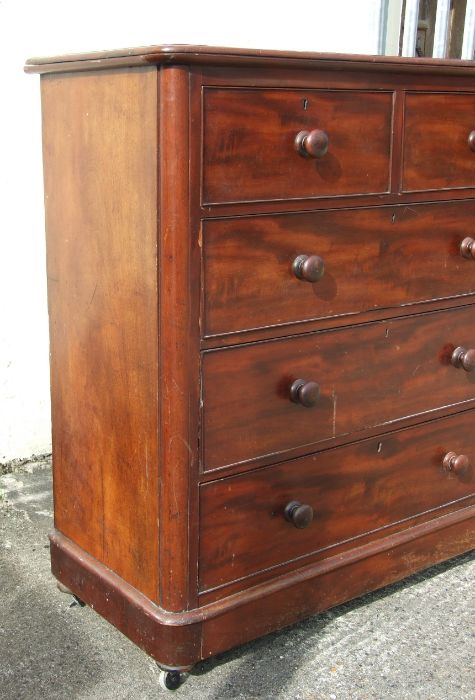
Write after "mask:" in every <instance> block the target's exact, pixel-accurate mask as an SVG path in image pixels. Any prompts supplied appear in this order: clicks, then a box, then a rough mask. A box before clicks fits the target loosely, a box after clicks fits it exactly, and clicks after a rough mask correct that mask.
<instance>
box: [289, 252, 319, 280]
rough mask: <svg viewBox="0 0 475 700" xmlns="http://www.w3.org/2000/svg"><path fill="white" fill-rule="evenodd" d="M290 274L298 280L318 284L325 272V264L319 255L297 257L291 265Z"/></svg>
mask: <svg viewBox="0 0 475 700" xmlns="http://www.w3.org/2000/svg"><path fill="white" fill-rule="evenodd" d="M292 272H293V273H294V275H295V276H296V277H298V279H299V280H304V281H305V282H318V280H319V279H321V277H323V273H324V272H325V263H324V262H323V259H322V258H321V257H320V256H319V255H297V257H296V258H295V260H294V261H293V263H292Z"/></svg>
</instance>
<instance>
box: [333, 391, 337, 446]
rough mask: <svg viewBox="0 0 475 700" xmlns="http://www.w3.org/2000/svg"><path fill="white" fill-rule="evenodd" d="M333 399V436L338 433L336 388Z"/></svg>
mask: <svg viewBox="0 0 475 700" xmlns="http://www.w3.org/2000/svg"><path fill="white" fill-rule="evenodd" d="M332 399H333V437H335V435H336V393H335V389H333V391H332Z"/></svg>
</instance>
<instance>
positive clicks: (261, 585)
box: [27, 46, 475, 670]
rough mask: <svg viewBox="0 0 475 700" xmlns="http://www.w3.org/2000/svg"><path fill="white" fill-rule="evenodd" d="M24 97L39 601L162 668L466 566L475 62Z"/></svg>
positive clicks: (228, 66) (269, 64)
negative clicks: (39, 409) (71, 606)
mask: <svg viewBox="0 0 475 700" xmlns="http://www.w3.org/2000/svg"><path fill="white" fill-rule="evenodd" d="M27 70H28V71H30V72H39V73H42V81H41V85H42V103H43V142H44V167H45V201H46V230H47V244H48V284H49V312H50V332H51V380H52V413H53V465H54V502H55V531H54V532H53V533H52V535H51V556H52V568H53V573H54V574H55V576H56V577H57V578H58V579H59V581H60V582H62V584H63V585H65V586H67V587H68V588H69V589H70V590H71V591H72V592H73V593H75V594H76V595H77V596H79V597H80V598H82V599H83V600H84V601H85V602H86V603H88V604H90V605H91V606H92V607H93V608H94V609H95V610H97V611H98V612H99V613H100V614H101V615H103V616H104V617H105V618H107V619H108V620H110V622H112V623H113V624H114V625H116V626H117V627H118V628H119V629H120V630H122V632H124V633H125V634H126V635H127V636H128V637H130V638H131V639H132V640H134V641H135V642H136V643H137V644H138V645H139V646H141V647H142V648H143V649H144V650H145V651H146V652H148V653H149V654H151V655H152V656H153V657H154V658H155V659H156V660H157V661H158V662H159V664H160V665H161V666H162V667H164V668H168V669H174V670H180V669H182V670H183V669H184V670H186V669H189V668H190V667H191V666H192V665H193V664H194V663H196V662H197V661H198V660H200V659H203V658H205V657H207V656H210V655H213V654H215V653H217V652H220V651H222V650H225V649H228V648H230V647H232V646H234V645H237V644H240V643H242V642H245V641H247V640H249V639H252V638H255V637H257V636H259V635H262V634H265V633H267V632H269V631H271V630H275V629H278V628H281V627H283V626H285V625H288V624H290V623H292V622H294V621H296V620H299V619H301V618H303V617H304V616H307V615H310V614H313V613H315V612H317V611H320V610H323V609H325V608H328V607H331V606H333V605H336V604H338V603H340V602H343V601H345V600H348V599H350V598H352V597H355V596H358V595H361V594H363V593H366V592H368V591H371V590H374V589H376V588H378V587H380V586H384V585H386V584H388V583H389V582H392V581H395V580H398V579H401V578H403V577H405V576H407V575H409V574H411V573H413V572H415V571H417V570H419V569H422V568H424V567H427V566H429V565H431V564H433V563H435V562H438V561H441V560H444V559H448V558H450V557H452V556H454V555H456V554H459V553H461V552H464V551H467V550H469V549H471V548H473V547H474V546H475V531H474V516H475V480H474V476H473V470H472V467H471V464H472V463H475V430H474V412H473V411H474V409H475V371H472V370H473V369H474V368H475V349H474V348H475V245H474V239H475V82H474V79H475V64H473V63H471V62H470V63H469V62H460V61H433V60H421V59H397V58H376V57H356V56H353V57H352V56H344V55H333V56H332V55H319V54H299V53H280V52H260V51H247V50H231V49H229V50H226V49H212V48H208V47H189V46H168V47H152V48H147V49H136V50H129V51H116V52H108V53H100V54H89V55H86V54H84V55H77V56H66V57H60V58H55V59H32V60H31V61H29V62H28V64H27Z"/></svg>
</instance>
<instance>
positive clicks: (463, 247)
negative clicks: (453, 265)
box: [460, 238, 475, 259]
mask: <svg viewBox="0 0 475 700" xmlns="http://www.w3.org/2000/svg"><path fill="white" fill-rule="evenodd" d="M474 244H475V240H474V239H473V238H464V239H463V241H462V242H461V244H460V255H461V256H462V257H463V258H472V259H473V258H475V246H474Z"/></svg>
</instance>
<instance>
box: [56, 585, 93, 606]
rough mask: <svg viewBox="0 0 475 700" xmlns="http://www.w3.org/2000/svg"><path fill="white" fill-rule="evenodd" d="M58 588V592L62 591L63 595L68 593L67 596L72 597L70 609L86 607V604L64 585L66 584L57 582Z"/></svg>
mask: <svg viewBox="0 0 475 700" xmlns="http://www.w3.org/2000/svg"><path fill="white" fill-rule="evenodd" d="M56 587H57V589H58V591H61V593H66V594H67V595H70V596H72V598H73V599H72V601H71V603H70V605H69V607H70V608H74V607H75V606H76V605H78V606H79V607H80V608H84V607H85V606H86V603H85V602H84V601H83V600H81V598H79V597H78V596H77V595H76V594H75V593H73V592H72V591H71V590H70V589H69V588H68V587H67V586H65V585H64V583H61V582H60V581H57V582H56Z"/></svg>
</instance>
